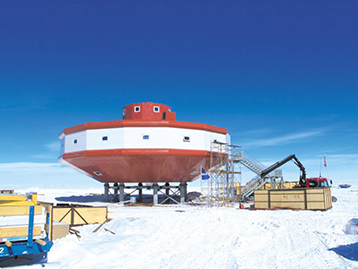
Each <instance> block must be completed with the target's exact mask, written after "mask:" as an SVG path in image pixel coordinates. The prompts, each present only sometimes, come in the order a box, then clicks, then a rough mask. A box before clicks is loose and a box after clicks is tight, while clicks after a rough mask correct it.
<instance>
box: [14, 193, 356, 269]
mask: <svg viewBox="0 0 358 269" xmlns="http://www.w3.org/2000/svg"><path fill="white" fill-rule="evenodd" d="M20 191H28V190H20ZM34 191H37V192H39V194H40V195H39V200H43V201H52V202H53V201H56V198H57V199H60V200H63V199H64V198H66V197H67V198H69V199H68V200H72V201H74V200H76V199H78V201H81V202H83V201H91V202H90V203H89V204H92V205H103V204H105V205H108V207H109V211H110V213H109V217H110V218H112V219H113V220H112V221H111V222H109V223H106V224H105V225H104V226H103V227H102V228H101V229H100V230H99V231H98V232H97V233H93V230H94V229H95V228H96V227H98V224H94V225H87V226H82V227H77V228H76V229H78V230H79V231H80V233H81V236H82V238H81V239H78V238H77V237H76V236H75V235H68V236H66V237H65V238H61V239H57V240H56V241H55V243H54V246H53V248H52V249H51V251H50V253H49V262H50V263H53V264H58V263H60V266H58V267H59V268H358V243H357V242H358V235H350V234H346V231H347V230H346V224H347V223H348V222H349V220H350V219H352V218H357V217H358V190H357V189H337V188H333V189H332V192H333V195H335V196H336V197H337V198H338V201H337V202H336V203H335V204H334V206H333V208H332V209H330V210H328V211H326V212H321V211H291V210H277V211H254V210H248V209H244V210H241V209H237V208H205V207H200V206H190V205H181V206H155V207H153V206H144V207H138V206H122V205H119V204H113V203H112V204H110V203H103V202H101V201H99V200H100V199H97V201H96V198H95V196H93V195H89V194H90V193H96V192H97V193H98V192H101V191H102V190H101V189H97V190H96V189H88V190H84V189H82V190H58V189H57V190H55V189H37V190H36V189H35V190H34ZM189 191H190V190H189ZM86 194H87V195H86ZM79 195H82V196H79ZM65 200H66V199H65ZM104 228H106V229H108V230H109V231H112V232H114V233H115V234H112V233H111V232H109V231H106V230H105V229H104Z"/></svg>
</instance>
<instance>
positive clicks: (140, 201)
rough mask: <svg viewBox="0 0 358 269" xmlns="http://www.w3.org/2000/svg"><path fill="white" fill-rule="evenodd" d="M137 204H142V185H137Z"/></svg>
mask: <svg viewBox="0 0 358 269" xmlns="http://www.w3.org/2000/svg"><path fill="white" fill-rule="evenodd" d="M138 187H139V189H138V202H139V203H142V202H143V190H142V187H143V184H142V183H138Z"/></svg>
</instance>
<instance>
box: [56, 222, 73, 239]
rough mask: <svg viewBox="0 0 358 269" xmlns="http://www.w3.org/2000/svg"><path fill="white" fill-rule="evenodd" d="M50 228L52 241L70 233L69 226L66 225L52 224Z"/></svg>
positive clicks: (60, 223)
mask: <svg viewBox="0 0 358 269" xmlns="http://www.w3.org/2000/svg"><path fill="white" fill-rule="evenodd" d="M52 227H53V228H52V240H55V239H57V238H61V237H65V236H66V235H68V234H69V232H70V225H69V224H68V223H62V222H54V223H53V226H52Z"/></svg>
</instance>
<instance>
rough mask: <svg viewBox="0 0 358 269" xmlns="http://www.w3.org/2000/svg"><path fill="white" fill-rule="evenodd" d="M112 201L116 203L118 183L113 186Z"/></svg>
mask: <svg viewBox="0 0 358 269" xmlns="http://www.w3.org/2000/svg"><path fill="white" fill-rule="evenodd" d="M113 196H114V197H113V201H114V202H118V183H114V184H113Z"/></svg>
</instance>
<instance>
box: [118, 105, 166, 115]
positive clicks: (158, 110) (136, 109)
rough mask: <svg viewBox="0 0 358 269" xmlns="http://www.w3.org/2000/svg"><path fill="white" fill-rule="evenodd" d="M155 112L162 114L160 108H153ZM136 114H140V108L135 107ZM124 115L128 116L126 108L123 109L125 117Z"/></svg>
mask: <svg viewBox="0 0 358 269" xmlns="http://www.w3.org/2000/svg"><path fill="white" fill-rule="evenodd" d="M153 111H154V112H155V113H159V112H160V108H159V106H155V107H153ZM134 112H135V113H138V112H140V106H135V107H134ZM124 115H126V109H125V108H123V116H124Z"/></svg>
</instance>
